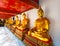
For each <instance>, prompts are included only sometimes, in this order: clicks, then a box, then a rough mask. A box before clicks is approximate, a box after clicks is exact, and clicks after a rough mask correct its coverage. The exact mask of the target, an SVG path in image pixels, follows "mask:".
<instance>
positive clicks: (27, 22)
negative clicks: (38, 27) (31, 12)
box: [19, 13, 29, 31]
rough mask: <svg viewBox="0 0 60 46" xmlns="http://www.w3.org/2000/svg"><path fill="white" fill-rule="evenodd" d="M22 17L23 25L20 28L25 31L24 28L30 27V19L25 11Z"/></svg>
mask: <svg viewBox="0 0 60 46" xmlns="http://www.w3.org/2000/svg"><path fill="white" fill-rule="evenodd" d="M22 17H23V20H22V21H21V26H20V27H19V28H20V30H22V31H23V30H24V29H26V28H28V25H29V19H28V18H26V14H25V13H23V15H22Z"/></svg>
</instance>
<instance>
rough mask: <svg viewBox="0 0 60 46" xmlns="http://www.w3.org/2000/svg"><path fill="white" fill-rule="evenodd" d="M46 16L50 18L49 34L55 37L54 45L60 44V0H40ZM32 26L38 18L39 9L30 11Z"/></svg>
mask: <svg viewBox="0 0 60 46" xmlns="http://www.w3.org/2000/svg"><path fill="white" fill-rule="evenodd" d="M40 4H41V6H42V8H43V10H44V13H45V16H46V17H47V18H48V19H49V20H50V30H49V34H50V35H51V37H52V39H53V43H54V46H60V0H40ZM28 16H29V18H30V27H31V28H32V27H33V26H34V21H35V19H36V18H37V9H33V10H30V11H28Z"/></svg>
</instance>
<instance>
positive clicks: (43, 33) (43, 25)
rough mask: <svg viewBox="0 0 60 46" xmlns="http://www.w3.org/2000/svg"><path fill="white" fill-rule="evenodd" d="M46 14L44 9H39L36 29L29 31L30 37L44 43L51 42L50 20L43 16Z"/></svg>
mask: <svg viewBox="0 0 60 46" xmlns="http://www.w3.org/2000/svg"><path fill="white" fill-rule="evenodd" d="M43 15H44V12H43V10H42V8H39V9H38V19H36V21H35V27H34V28H32V29H31V30H30V31H28V35H31V36H33V37H35V38H37V39H39V40H41V41H43V42H46V43H47V42H51V37H50V35H49V34H48V31H49V24H50V22H49V20H48V19H47V18H46V17H44V16H43ZM41 46H43V45H41Z"/></svg>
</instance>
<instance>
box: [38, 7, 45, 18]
mask: <svg viewBox="0 0 60 46" xmlns="http://www.w3.org/2000/svg"><path fill="white" fill-rule="evenodd" d="M43 15H44V12H43V9H42V8H41V7H40V8H39V9H38V17H40V18H41V17H43Z"/></svg>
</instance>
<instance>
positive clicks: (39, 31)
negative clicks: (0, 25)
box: [6, 7, 52, 46]
mask: <svg viewBox="0 0 60 46" xmlns="http://www.w3.org/2000/svg"><path fill="white" fill-rule="evenodd" d="M37 14H38V18H37V19H36V20H35V23H34V24H35V25H34V27H33V28H32V29H30V28H29V22H30V21H29V18H28V17H26V14H25V13H23V14H22V17H23V20H22V21H21V20H19V19H18V16H16V20H15V21H14V18H13V19H12V18H9V19H6V24H7V23H9V24H10V25H12V26H14V27H18V28H19V29H20V30H21V31H26V32H25V33H27V35H29V36H33V37H36V38H37V39H39V40H41V41H43V42H45V43H48V44H49V43H52V39H51V37H50V35H49V34H48V31H49V24H50V21H49V20H48V19H47V18H46V17H44V11H43V9H42V8H41V7H40V8H39V9H38V12H37ZM41 46H43V45H41ZM49 46H52V45H49Z"/></svg>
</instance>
